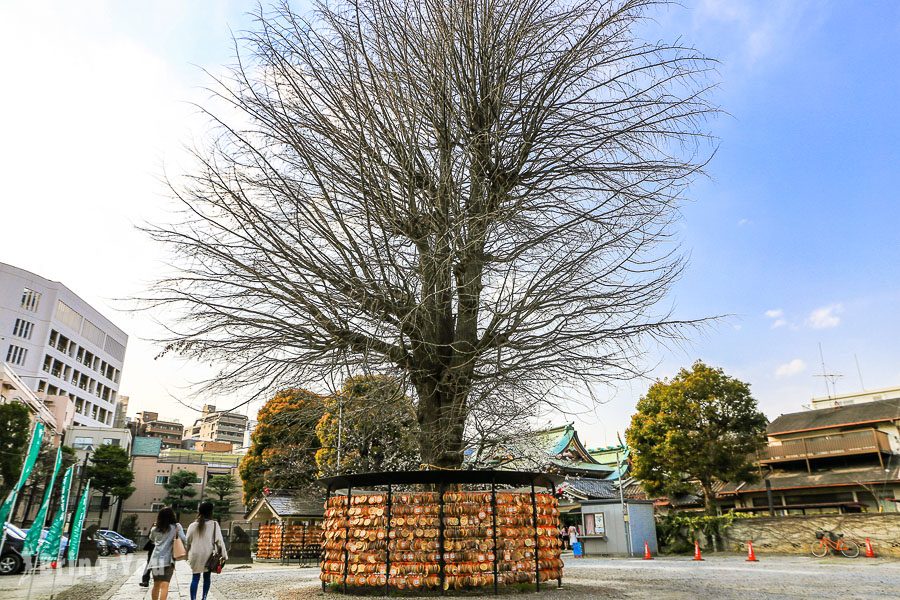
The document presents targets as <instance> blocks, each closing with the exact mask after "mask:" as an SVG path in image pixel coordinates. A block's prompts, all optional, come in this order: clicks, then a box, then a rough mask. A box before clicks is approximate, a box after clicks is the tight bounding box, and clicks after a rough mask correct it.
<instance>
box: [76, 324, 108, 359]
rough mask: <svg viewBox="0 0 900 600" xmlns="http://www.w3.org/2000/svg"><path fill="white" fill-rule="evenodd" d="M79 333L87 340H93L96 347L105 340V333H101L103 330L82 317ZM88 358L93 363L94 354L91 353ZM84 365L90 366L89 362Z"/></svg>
mask: <svg viewBox="0 0 900 600" xmlns="http://www.w3.org/2000/svg"><path fill="white" fill-rule="evenodd" d="M81 335H83V336H84V337H85V338H87V339H88V340H89V341H91V342H93V343H94V345H95V346H97V347H98V348H102V347H103V342H104V341H106V334H105V333H103V330H102V329H100V328H99V327H97V326H96V325H94V324H93V323H91V322H90V321H88V320H87V319H84V322H83V323H82V325H81ZM90 360H91V362H92V363H93V360H94V355H93V354H91V356H90ZM86 366H91V365H90V364H86Z"/></svg>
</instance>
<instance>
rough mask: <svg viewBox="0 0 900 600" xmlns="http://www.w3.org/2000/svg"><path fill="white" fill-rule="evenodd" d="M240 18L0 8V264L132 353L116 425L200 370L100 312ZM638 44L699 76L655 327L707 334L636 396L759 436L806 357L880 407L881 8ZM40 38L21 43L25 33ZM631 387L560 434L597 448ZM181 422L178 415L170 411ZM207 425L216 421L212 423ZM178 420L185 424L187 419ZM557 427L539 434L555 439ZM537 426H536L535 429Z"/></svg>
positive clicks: (694, 25) (126, 271)
mask: <svg viewBox="0 0 900 600" xmlns="http://www.w3.org/2000/svg"><path fill="white" fill-rule="evenodd" d="M252 7H253V4H250V3H244V2H224V1H212V0H210V1H204V2H182V1H180V0H166V1H155V2H145V3H130V2H129V3H122V2H114V1H112V0H109V1H101V0H86V1H84V2H78V3H65V2H42V3H33V2H26V1H19V2H4V3H2V4H0V52H2V53H3V55H4V56H5V57H7V60H6V61H5V62H6V63H7V65H8V68H7V73H6V76H7V81H8V82H11V83H12V85H10V86H9V87H8V88H7V89H10V90H15V92H14V93H8V94H4V95H3V97H2V98H0V130H2V131H4V144H2V146H0V181H3V184H2V186H3V187H2V188H0V198H2V201H0V204H2V206H3V215H4V217H5V219H4V220H5V221H6V222H7V223H9V224H11V225H7V226H5V227H4V243H3V244H2V245H0V261H4V262H9V263H12V264H15V265H17V266H20V267H23V268H26V269H30V270H33V271H35V272H37V273H39V274H41V275H44V276H46V277H50V278H53V279H59V280H62V281H63V282H65V283H66V284H67V285H69V287H71V288H73V289H74V290H75V291H76V292H78V293H79V294H81V295H82V296H84V297H85V299H87V300H88V301H90V302H92V303H94V304H96V305H98V306H99V307H100V308H101V309H103V310H104V312H106V313H107V315H108V316H110V317H111V318H112V319H113V320H114V321H116V322H117V323H119V324H120V325H121V326H122V327H123V328H125V329H126V330H127V331H129V333H130V334H131V336H132V337H131V341H130V343H129V350H128V357H127V359H126V367H125V371H124V378H123V384H122V393H124V394H128V395H130V396H131V397H132V409H133V410H134V409H138V410H139V409H143V408H148V407H151V406H152V407H155V408H158V409H159V410H160V411H161V412H166V411H169V412H171V413H172V414H175V415H177V416H180V417H181V418H182V420H183V421H191V420H192V419H193V418H194V414H193V413H192V412H191V411H190V410H188V409H187V408H185V407H184V406H182V405H181V404H179V403H178V402H176V400H175V398H182V399H186V394H187V390H186V385H187V383H188V382H189V381H190V380H192V379H196V378H198V377H201V376H202V375H203V374H205V373H208V372H209V371H208V368H206V367H203V366H198V365H193V364H184V363H181V362H179V361H177V360H171V359H167V360H161V361H154V360H153V356H154V354H155V353H156V349H155V348H154V347H153V346H152V345H151V344H149V343H147V342H145V341H142V340H141V339H140V338H141V337H143V336H148V335H152V333H153V332H154V329H153V327H152V326H151V325H150V324H149V323H147V322H146V320H145V319H143V318H142V317H140V316H135V315H131V314H126V313H122V312H119V310H118V309H119V308H121V305H119V304H117V303H116V302H114V299H115V298H122V297H127V296H129V295H131V294H135V293H138V292H140V290H141V289H142V288H143V286H144V285H145V284H146V282H147V281H149V280H152V279H153V278H154V276H155V274H156V273H158V272H159V270H160V265H159V261H160V259H161V254H160V252H159V249H158V248H155V247H154V246H152V245H151V244H149V243H148V242H147V240H146V239H145V238H144V237H143V236H142V235H141V234H140V233H138V232H137V231H136V230H135V229H134V227H133V226H134V225H135V224H139V223H141V222H144V221H146V220H154V219H155V218H157V217H159V216H160V215H164V214H165V206H166V202H165V199H164V197H163V193H164V190H163V188H162V187H161V185H160V183H159V181H158V178H159V175H160V174H161V173H162V172H163V170H170V171H177V169H178V167H179V165H180V164H181V163H180V161H181V160H183V154H182V153H181V148H182V145H183V144H184V143H189V142H190V141H191V139H193V138H195V137H197V136H200V135H202V125H201V124H200V122H199V121H198V120H197V118H196V116H195V114H194V110H193V109H192V108H191V107H190V105H189V102H192V101H200V102H202V101H203V99H204V98H205V93H204V92H203V90H202V86H203V85H204V84H205V83H207V79H206V78H205V76H204V75H203V73H202V72H201V71H200V67H204V68H208V69H211V70H212V71H214V72H215V71H218V70H220V68H221V65H223V64H227V63H229V62H230V61H231V58H232V47H231V41H230V34H229V28H231V29H232V30H235V31H239V30H241V29H243V28H245V27H247V26H248V24H249V21H248V19H247V17H246V15H245V14H244V13H245V11H246V10H248V9H251V8H252ZM654 17H655V18H654V21H653V22H652V23H648V24H646V25H645V27H644V33H645V35H647V36H648V37H650V38H652V39H657V38H659V39H674V38H677V37H680V38H681V39H682V41H683V42H684V43H687V44H691V45H694V46H695V47H697V48H698V49H700V50H701V51H703V52H704V53H706V54H707V55H709V56H711V57H714V58H717V59H718V60H719V61H721V62H720V66H719V77H720V86H719V88H718V90H717V91H716V93H715V100H716V102H717V103H718V104H719V105H720V106H721V107H722V109H723V110H724V111H727V113H728V114H727V115H724V116H722V117H720V118H718V119H716V120H715V121H714V122H713V123H712V124H711V127H712V130H713V132H714V133H715V134H716V136H717V137H718V138H719V149H718V152H717V155H716V157H715V158H714V160H713V162H712V163H711V164H710V166H709V169H708V177H707V178H706V179H703V180H700V181H698V182H697V183H696V184H695V185H694V187H693V189H692V190H691V192H690V198H691V201H690V202H689V203H688V204H686V205H685V207H684V209H683V214H684V219H683V221H682V224H681V226H682V231H681V235H682V240H683V242H684V246H685V249H686V250H687V251H688V252H689V253H690V256H691V260H690V265H689V268H688V270H687V272H686V273H685V275H684V277H683V278H682V280H681V281H680V282H679V283H678V284H677V285H676V287H675V289H674V291H673V294H672V296H671V298H670V300H671V302H672V304H673V305H674V307H675V309H676V314H677V315H678V316H682V317H704V316H710V315H718V314H727V315H730V316H729V317H728V318H726V319H723V320H722V321H720V322H718V323H717V324H716V325H714V326H713V327H711V328H709V329H708V330H706V331H705V332H703V333H702V334H700V335H697V336H696V337H694V338H693V339H692V340H690V341H689V342H688V343H686V344H685V345H684V346H682V347H679V348H648V356H647V362H648V364H649V365H655V368H654V369H653V370H652V375H653V376H668V375H672V374H674V373H675V372H676V371H677V369H678V368H679V367H681V366H686V365H689V364H690V363H691V362H692V361H693V360H695V359H698V358H699V359H703V360H705V361H707V362H709V363H711V364H715V365H720V366H722V367H724V368H725V369H726V370H727V371H728V372H729V373H731V374H733V375H735V376H737V377H740V378H742V379H744V380H747V381H749V382H750V383H751V384H752V389H753V391H754V393H755V395H756V397H757V398H758V400H759V401H760V405H761V407H762V408H763V409H764V411H765V412H766V413H767V414H768V415H769V416H770V417H774V416H777V415H778V414H781V413H784V412H791V411H794V410H800V408H801V405H802V404H804V403H807V402H808V401H809V399H810V397H812V396H814V395H815V396H818V395H823V394H824V390H825V388H824V384H823V382H822V380H821V378H816V377H814V376H813V375H814V374H815V373H817V372H820V366H819V354H818V344H819V343H821V344H822V347H823V350H824V355H825V361H826V363H827V368H828V369H829V371H832V372H837V373H842V374H843V375H844V377H842V378H841V379H839V380H838V382H837V391H838V392H848V391H853V390H857V389H859V388H860V382H859V377H858V375H857V370H856V366H855V361H854V356H856V357H858V360H859V363H860V366H861V370H862V376H863V379H864V383H865V386H866V387H867V388H877V387H887V386H893V385H900V350H898V341H900V319H898V316H897V309H898V307H900V284H898V282H900V242H898V238H897V230H898V224H900V201H898V200H900V199H898V192H897V190H898V189H900V119H898V116H897V110H898V107H900V101H898V97H900V69H898V67H897V65H896V57H898V56H900V2H893V1H883V2H865V3H857V2H827V1H821V2H804V1H782V2H770V1H763V0H760V1H754V2H740V1H737V0H717V1H713V0H705V1H703V0H701V1H692V0H685V2H684V7H676V6H673V7H669V8H666V9H662V10H660V11H658V12H656V13H655V14H654ZM38 32H39V33H38ZM648 385H649V381H643V380H641V381H634V382H631V383H630V384H625V385H622V386H619V388H618V390H616V392H615V393H611V392H610V393H606V392H604V395H605V396H607V397H608V399H607V401H606V402H604V403H603V404H601V405H600V406H598V407H596V408H595V409H594V410H592V411H588V412H587V413H583V414H579V415H576V416H573V417H571V418H574V419H575V420H576V421H577V423H578V425H579V427H580V429H581V432H582V437H583V438H585V439H586V440H587V442H588V443H589V444H592V445H599V444H605V443H608V442H612V441H613V440H614V439H615V432H616V431H621V430H623V429H624V428H625V427H626V425H627V422H628V418H629V415H630V414H631V412H632V410H633V406H634V403H635V401H636V400H637V398H638V397H639V396H640V395H641V394H642V393H643V392H644V391H646V388H647V386H648ZM187 401H188V402H190V400H187ZM219 403H220V404H222V405H227V404H228V403H229V399H221V401H220V402H219ZM195 404H197V402H195ZM565 418H566V417H564V416H562V415H555V416H553V417H552V420H553V421H554V422H560V421H562V420H564V419H565ZM545 419H547V420H549V419H550V417H545Z"/></svg>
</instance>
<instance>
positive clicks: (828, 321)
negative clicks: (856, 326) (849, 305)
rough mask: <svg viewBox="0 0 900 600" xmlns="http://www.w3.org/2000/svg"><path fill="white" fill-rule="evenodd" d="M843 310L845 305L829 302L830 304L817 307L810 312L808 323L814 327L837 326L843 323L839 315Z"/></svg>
mask: <svg viewBox="0 0 900 600" xmlns="http://www.w3.org/2000/svg"><path fill="white" fill-rule="evenodd" d="M843 311H844V307H843V305H841V304H829V305H828V306H823V307H821V308H817V309H815V310H814V311H812V312H811V313H809V317H808V318H807V319H806V324H807V325H809V326H810V327H812V328H813V329H828V328H830V327H837V326H838V325H840V324H841V318H840V317H839V316H838V314H840V313H842V312H843Z"/></svg>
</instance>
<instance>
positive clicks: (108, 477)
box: [85, 446, 134, 523]
mask: <svg viewBox="0 0 900 600" xmlns="http://www.w3.org/2000/svg"><path fill="white" fill-rule="evenodd" d="M85 477H87V478H89V479H90V480H91V488H92V489H94V490H96V491H98V492H100V494H101V496H100V516H99V517H98V519H97V522H98V523H102V521H103V512H104V510H105V509H106V506H105V505H106V498H107V497H109V496H112V497H113V498H118V499H119V500H120V501H121V500H125V499H126V498H128V497H130V496H131V494H133V493H134V486H133V485H131V483H132V482H133V481H134V473H133V472H132V471H131V459H130V458H129V457H128V452H126V451H125V449H124V448H120V447H119V446H100V447H98V448H97V449H96V450H94V453H93V454H92V455H91V458H90V464H89V465H88V466H87V469H86V470H85Z"/></svg>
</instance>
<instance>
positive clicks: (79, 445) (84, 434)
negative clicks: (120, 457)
mask: <svg viewBox="0 0 900 600" xmlns="http://www.w3.org/2000/svg"><path fill="white" fill-rule="evenodd" d="M131 443H132V437H131V430H130V429H127V428H118V427H84V426H79V425H76V426H74V427H70V428H69V429H68V430H66V437H65V444H66V446H69V447H71V448H72V449H74V450H75V460H76V462H75V481H76V483H75V485H76V486H80V485H83V484H84V477H83V475H84V474H83V472H82V469H84V466H85V465H86V464H87V465H90V464H91V462H90V456H91V454H93V453H94V451H95V450H96V449H97V448H99V447H100V446H118V447H119V448H122V449H124V450H125V451H126V452H128V453H130V452H131ZM72 489H73V492H72V494H73V495H74V494H75V492H74V490H75V489H76V488H74V487H73V488H72ZM102 496H103V495H102V494H101V493H99V492H97V491H93V492H92V493H91V501H90V504H89V505H88V513H87V515H86V517H85V523H88V524H91V525H93V524H96V525H99V526H100V527H102V528H108V529H111V528H113V527H114V524H115V522H116V514H117V513H118V509H119V506H118V503H119V500H118V499H117V498H113V497H110V496H107V497H106V499H105V503H104V505H103V522H102V523H100V522H99V520H100V503H101V502H104V500H103V497H102ZM70 502H72V503H73V505H74V500H72V499H71V498H70Z"/></svg>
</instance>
